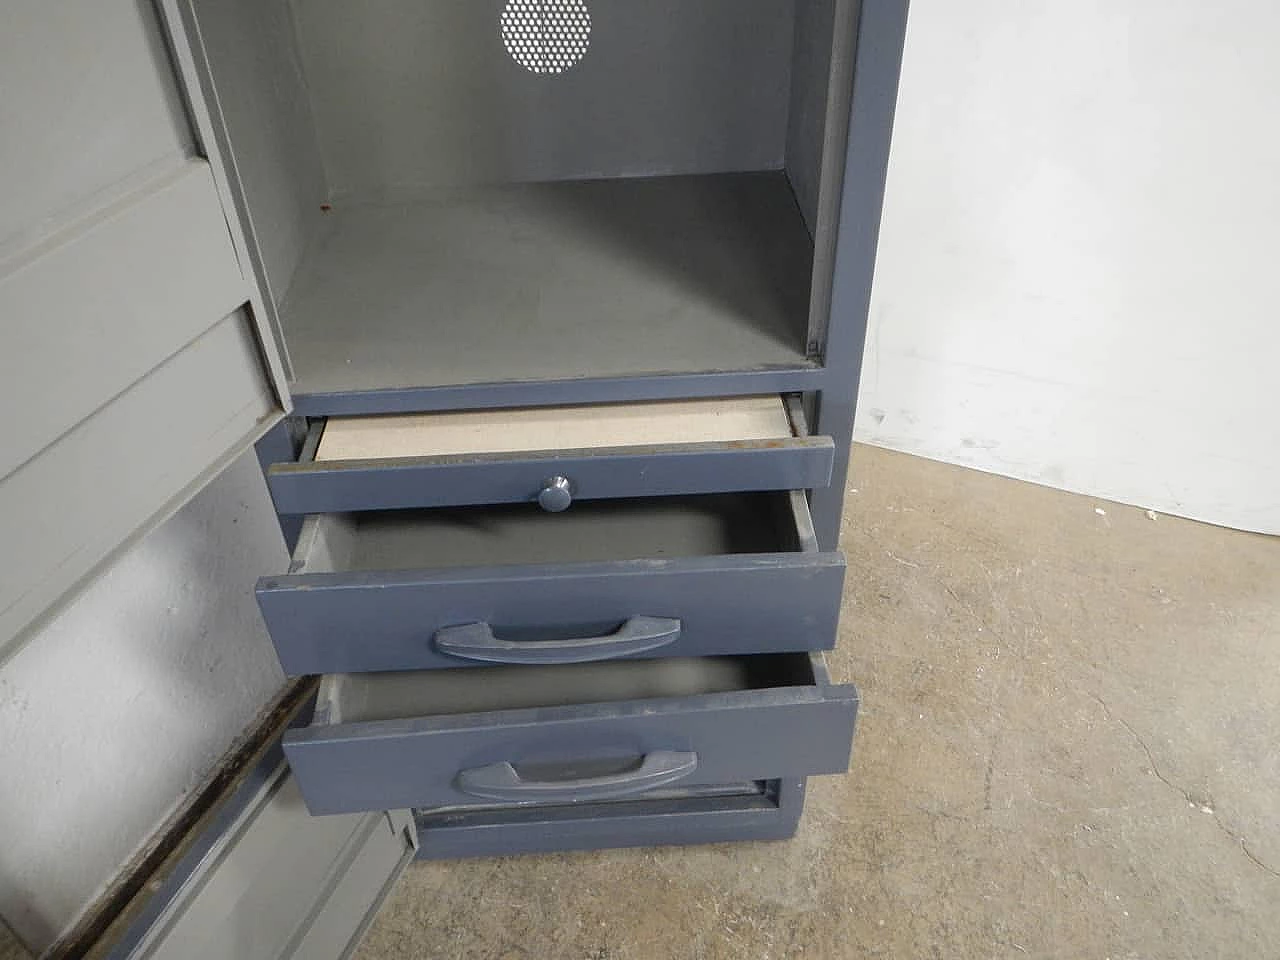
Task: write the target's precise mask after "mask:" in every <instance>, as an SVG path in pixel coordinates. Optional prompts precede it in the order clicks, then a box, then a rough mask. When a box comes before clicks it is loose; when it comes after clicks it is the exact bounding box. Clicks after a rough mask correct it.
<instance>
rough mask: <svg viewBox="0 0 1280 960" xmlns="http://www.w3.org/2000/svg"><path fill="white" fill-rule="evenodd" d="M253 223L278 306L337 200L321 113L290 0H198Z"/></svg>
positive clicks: (206, 50) (194, 1)
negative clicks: (322, 143)
mask: <svg viewBox="0 0 1280 960" xmlns="http://www.w3.org/2000/svg"><path fill="white" fill-rule="evenodd" d="M190 5H191V8H192V9H193V10H194V12H195V21H194V22H195V23H196V24H198V27H199V42H200V45H201V47H202V52H203V55H204V57H205V59H206V60H207V63H208V68H209V71H210V72H211V74H212V77H211V79H212V92H213V93H214V94H215V95H216V106H217V112H218V114H219V117H220V119H221V121H222V123H223V124H224V126H225V130H226V136H227V143H228V144H229V145H232V144H233V145H234V150H233V151H232V153H231V156H230V159H231V160H232V161H233V163H234V167H235V174H236V180H237V183H238V185H239V187H240V189H241V190H242V191H243V195H244V201H245V211H246V213H247V215H248V216H247V222H246V224H245V226H246V228H247V230H248V232H249V234H250V235H251V236H252V238H253V239H254V241H255V242H256V245H257V247H258V249H259V250H260V253H261V258H262V272H263V279H264V281H265V290H266V296H267V297H269V298H270V300H271V302H272V305H273V306H276V307H278V306H279V304H280V301H281V300H282V299H283V298H284V294H285V291H286V290H288V289H289V285H290V283H291V282H292V281H293V274H294V271H295V270H296V269H297V267H298V262H299V260H300V259H301V257H302V253H303V250H304V248H305V247H306V245H307V243H308V241H309V240H310V238H311V237H312V236H314V234H315V231H316V229H317V228H318V226H319V220H320V216H321V212H320V205H321V204H322V203H323V202H325V201H326V200H327V199H328V198H329V195H328V186H327V184H326V183H325V177H324V170H323V169H322V168H321V158H320V148H319V143H318V141H317V139H316V131H315V119H314V117H313V116H312V113H311V100H310V97H309V95H308V93H307V89H306V79H305V78H304V77H303V75H302V66H301V63H300V62H299V59H298V54H297V50H296V49H295V44H294V34H293V23H292V15H291V13H290V10H289V5H288V3H286V2H283V0H267V2H263V0H191V4H190Z"/></svg>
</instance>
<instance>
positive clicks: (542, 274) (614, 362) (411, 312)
mask: <svg viewBox="0 0 1280 960" xmlns="http://www.w3.org/2000/svg"><path fill="white" fill-rule="evenodd" d="M812 267H813V262H812V241H811V240H810V238H809V234H808V231H807V230H806V228H805V225H804V219H803V218H802V217H801V215H800V211H799V208H797V206H796V203H795V198H794V197H793V195H792V193H791V188H790V186H789V185H788V183H787V180H786V176H785V175H784V174H782V173H780V172H765V173H745V174H719V175H712V176H698V177H659V178H654V179H647V180H596V181H588V182H584V181H574V182H559V183H534V184H516V185H510V184H508V185H500V186H494V187H486V188H475V189H468V190H464V191H450V192H447V193H443V194H441V195H440V196H438V197H435V198H434V199H431V200H426V201H422V202H418V203H395V204H386V205H371V204H365V205H361V204H344V203H342V202H336V203H335V204H334V207H333V211H332V212H331V213H329V214H328V215H326V217H325V218H324V220H323V223H322V230H321V231H320V234H319V235H318V236H317V238H316V240H315V242H314V244H313V246H312V247H311V249H310V251H309V253H308V254H307V256H306V258H305V259H304V261H303V263H302V266H301V267H299V270H298V273H297V277H296V279H295V280H294V284H293V288H292V289H291V291H290V293H289V295H288V297H287V298H286V301H285V304H284V306H283V308H282V313H283V324H284V334H285V338H286V340H287V341H288V343H289V348H290V355H291V356H292V358H293V364H294V368H295V370H296V372H297V383H296V391H297V392H298V393H317V392H332V391H350V390H375V389H385V388H388V387H428V386H448V385H453V384H466V383H492V382H502V381H527V380H560V379H575V378H580V377H608V376H630V375H636V374H645V373H669V372H690V373H692V372H699V371H703V370H752V369H759V368H762V367H767V366H787V365H789V366H801V365H803V364H804V363H805V361H806V352H805V346H806V345H805V331H806V328H807V324H808V316H809V306H810V304H809V299H810V287H811V276H810V274H811V271H812Z"/></svg>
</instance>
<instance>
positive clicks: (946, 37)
mask: <svg viewBox="0 0 1280 960" xmlns="http://www.w3.org/2000/svg"><path fill="white" fill-rule="evenodd" d="M1278 39H1280V4H1277V3H1274V2H1270V0H1221V2H1217V3H1212V4H1205V3H1203V2H1201V0H1124V2H1116V0H966V2H964V3H956V2H955V0H913V3H912V13H911V23H910V29H909V35H908V41H907V55H906V64H905V67H904V76H903V82H902V88H901V99H900V105H899V113H898V124H897V130H896V135H895V142H894V151H893V161H892V164H891V171H890V180H889V191H888V198H887V206H886V211H885V221H884V232H883V240H882V248H881V254H880V261H879V270H878V274H877V281H876V292H875V297H874V306H873V317H872V326H871V330H870V333H869V337H868V352H867V359H866V366H865V373H864V382H863V389H862V397H861V407H860V414H859V422H858V436H859V439H862V440H865V441H868V442H871V443H875V444H880V445H883V446H887V447H892V448H895V449H899V450H905V451H907V452H910V453H915V454H920V455H923V456H926V457H931V458H935V459H940V460H946V461H950V462H954V463H961V464H966V465H969V466H973V467H977V468H979V469H982V470H988V471H992V472H995V473H1000V474H1006V475H1008V476H1013V477H1019V478H1022V479H1026V480H1033V481H1037V482H1040V483H1045V484H1049V485H1051V486H1055V487H1062V488H1065V489H1068V490H1075V491H1080V492H1086V493H1090V494H1093V495H1096V496H1099V497H1106V498H1111V499H1116V500H1120V501H1124V502H1128V503H1134V504H1138V505H1141V506H1144V507H1149V508H1154V509H1156V510H1159V511H1162V512H1170V513H1177V514H1182V515H1185V516H1190V517H1194V518H1197V519H1201V520H1208V521H1211V522H1214V523H1220V524H1225V525H1229V526H1237V527H1243V528H1246V529H1253V530H1262V531H1268V532H1271V533H1280V483H1277V481H1276V479H1275V477H1276V476H1277V474H1280V417H1278V413H1280V411H1278V410H1277V403H1276V400H1277V393H1278V391H1277V388H1276V386H1275V384H1276V382H1277V377H1276V373H1275V366H1276V364H1277V362H1278V361H1280V317H1278V316H1277V314H1278V306H1277V305H1278V304H1280V267H1278V266H1277V258H1280V107H1278V106H1277V91H1280V56H1277V54H1276V49H1277V47H1276V45H1277V40H1278Z"/></svg>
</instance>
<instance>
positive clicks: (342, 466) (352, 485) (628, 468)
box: [267, 437, 835, 513]
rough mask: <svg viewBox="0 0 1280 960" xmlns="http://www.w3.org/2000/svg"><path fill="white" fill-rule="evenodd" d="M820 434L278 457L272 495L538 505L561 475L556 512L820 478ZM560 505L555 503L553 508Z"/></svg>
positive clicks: (343, 503)
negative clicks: (386, 456) (579, 504)
mask: <svg viewBox="0 0 1280 960" xmlns="http://www.w3.org/2000/svg"><path fill="white" fill-rule="evenodd" d="M834 452H835V451H834V445H833V444H832V442H831V440H830V439H829V438H826V437H815V438H803V439H802V438H795V439H792V440H746V441H737V442H733V443H691V444H679V445H662V446H636V447H615V448H604V449H595V450H558V451H547V452H545V453H532V454H529V453H520V454H484V455H475V456H470V455H468V456H442V457H418V458H412V459H408V458H402V459H396V460H347V461H325V462H319V463H296V464H288V463H285V464H276V465H273V466H272V467H270V468H269V470H268V472H267V479H268V483H269V485H270V487H271V496H272V497H273V498H274V500H275V503H276V506H277V508H278V509H280V510H282V511H283V512H285V513H339V512H343V511H348V510H387V509H400V508H406V507H438V506H458V505H463V504H482V503H533V502H537V503H539V504H542V505H543V507H544V509H550V508H549V507H548V506H547V504H543V498H544V491H545V488H546V487H547V485H548V481H549V480H551V479H554V478H560V479H563V480H564V481H565V484H564V489H563V490H562V491H560V493H561V497H560V498H559V503H558V504H556V502H555V498H554V497H553V494H554V493H555V491H547V492H546V493H545V496H546V497H547V499H548V500H549V501H551V503H552V505H553V506H554V505H558V506H559V510H564V509H567V508H568V507H569V505H570V503H571V502H573V501H575V500H598V499H606V498H615V497H655V496H672V495H685V494H699V493H720V492H723V491H735V490H743V491H746V490H794V489H813V488H815V487H822V486H826V484H827V483H828V482H829V480H830V477H831V463H832V459H833V457H834ZM552 512H558V511H554V510H553V511H552Z"/></svg>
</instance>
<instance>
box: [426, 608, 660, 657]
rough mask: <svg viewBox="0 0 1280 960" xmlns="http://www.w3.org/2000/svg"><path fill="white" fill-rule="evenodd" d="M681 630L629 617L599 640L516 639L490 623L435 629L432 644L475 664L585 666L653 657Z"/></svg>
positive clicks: (591, 638)
mask: <svg viewBox="0 0 1280 960" xmlns="http://www.w3.org/2000/svg"><path fill="white" fill-rule="evenodd" d="M681 627H682V624H681V623H680V621H679V620H673V619H671V618H669V617H632V618H631V619H629V620H627V621H626V622H624V623H623V624H622V626H620V627H619V628H618V629H617V630H615V631H613V632H612V633H608V634H605V635H603V636H599V637H580V638H575V639H571V640H525V641H515V640H502V639H499V638H498V637H497V636H496V635H495V634H494V632H493V627H492V626H491V625H490V624H487V623H466V624H462V625H460V626H456V627H445V628H443V629H442V630H438V631H436V635H435V637H434V638H433V642H434V644H435V648H436V649H437V650H438V651H440V652H441V653H443V654H446V655H448V656H450V657H454V658H455V659H458V660H470V661H472V662H474V663H527V664H549V663H589V662H593V661H597V660H617V659H619V658H622V657H632V656H636V655H638V654H641V653H649V654H652V651H655V650H659V649H661V648H663V647H669V646H671V645H672V644H673V643H675V642H676V641H677V640H679V639H680V630H681ZM668 652H670V651H668Z"/></svg>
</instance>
